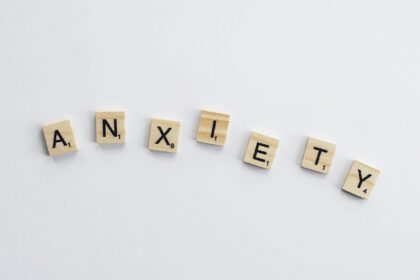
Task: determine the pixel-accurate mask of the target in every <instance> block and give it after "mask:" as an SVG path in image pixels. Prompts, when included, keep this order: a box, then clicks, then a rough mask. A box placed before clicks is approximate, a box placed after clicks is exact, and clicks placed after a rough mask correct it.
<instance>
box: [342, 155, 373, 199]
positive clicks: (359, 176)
mask: <svg viewBox="0 0 420 280" xmlns="http://www.w3.org/2000/svg"><path fill="white" fill-rule="evenodd" d="M379 173H380V171H379V170H377V169H375V168H373V167H370V166H368V165H366V164H363V163H361V162H358V161H354V162H353V165H352V167H351V169H350V172H349V174H348V176H347V179H346V182H345V183H344V186H343V190H344V191H346V192H349V193H351V194H354V195H356V196H358V197H361V198H365V199H367V198H369V195H370V193H371V192H372V189H373V187H374V186H375V182H376V179H377V178H378V176H379Z"/></svg>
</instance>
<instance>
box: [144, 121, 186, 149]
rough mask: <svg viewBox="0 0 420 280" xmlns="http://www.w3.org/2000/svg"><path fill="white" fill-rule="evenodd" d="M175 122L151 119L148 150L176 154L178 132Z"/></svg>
mask: <svg viewBox="0 0 420 280" xmlns="http://www.w3.org/2000/svg"><path fill="white" fill-rule="evenodd" d="M180 126H181V124H180V123H179V122H177V121H169V120H161V119H152V120H151V122H150V136H149V149H150V150H153V151H160V152H167V153H176V152H177V151H178V139H179V130H180Z"/></svg>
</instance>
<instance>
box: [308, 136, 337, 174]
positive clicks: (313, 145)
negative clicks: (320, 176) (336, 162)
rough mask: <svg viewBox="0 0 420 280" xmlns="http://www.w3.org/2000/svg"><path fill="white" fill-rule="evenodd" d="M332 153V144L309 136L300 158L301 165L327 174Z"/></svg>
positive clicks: (333, 146)
mask: <svg viewBox="0 0 420 280" xmlns="http://www.w3.org/2000/svg"><path fill="white" fill-rule="evenodd" d="M334 155H335V145H334V144H331V143H328V142H325V141H321V140H318V139H315V138H310V137H309V138H308V143H307V144H306V149H305V154H304V155H303V159H302V167H303V168H307V169H310V170H313V171H316V172H320V173H324V174H328V172H329V171H330V168H331V164H332V161H333V158H334Z"/></svg>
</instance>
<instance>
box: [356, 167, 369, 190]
mask: <svg viewBox="0 0 420 280" xmlns="http://www.w3.org/2000/svg"><path fill="white" fill-rule="evenodd" d="M357 171H359V185H358V186H357V187H358V188H359V189H360V188H361V187H362V184H363V182H364V181H366V180H367V179H369V178H370V177H372V174H369V175H367V176H366V177H365V178H363V176H362V170H360V169H357Z"/></svg>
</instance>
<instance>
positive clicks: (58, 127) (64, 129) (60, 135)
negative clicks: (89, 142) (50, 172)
mask: <svg viewBox="0 0 420 280" xmlns="http://www.w3.org/2000/svg"><path fill="white" fill-rule="evenodd" d="M42 130H43V131H44V137H45V142H46V144H47V148H48V154H49V155H50V156H53V157H55V156H59V155H62V154H67V153H70V152H75V151H77V145H76V141H75V138H74V133H73V128H72V127H71V122H70V121H69V120H67V121H62V122H58V123H53V124H49V125H45V126H44V127H43V129H42Z"/></svg>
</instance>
